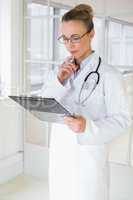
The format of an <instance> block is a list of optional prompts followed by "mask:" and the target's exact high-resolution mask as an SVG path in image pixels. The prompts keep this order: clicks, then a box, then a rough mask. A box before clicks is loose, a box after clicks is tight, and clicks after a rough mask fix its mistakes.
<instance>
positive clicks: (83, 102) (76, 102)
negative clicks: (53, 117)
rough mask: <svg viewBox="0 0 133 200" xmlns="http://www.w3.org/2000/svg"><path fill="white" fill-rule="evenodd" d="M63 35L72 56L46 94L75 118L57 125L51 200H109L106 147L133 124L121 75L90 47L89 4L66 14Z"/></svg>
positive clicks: (54, 141)
mask: <svg viewBox="0 0 133 200" xmlns="http://www.w3.org/2000/svg"><path fill="white" fill-rule="evenodd" d="M60 31H61V36H60V37H59V41H61V42H63V43H64V45H65V47H66V49H67V50H68V52H69V53H70V55H71V56H70V57H69V58H67V60H66V61H65V62H64V63H63V64H62V65H61V66H60V67H59V71H58V74H57V76H54V77H53V78H51V80H50V82H48V83H47V85H45V86H44V88H43V91H42V92H43V95H44V96H52V97H55V98H56V99H57V100H58V101H60V103H62V104H63V105H64V106H65V107H66V108H67V109H68V110H70V111H71V112H72V113H74V115H73V116H68V117H65V118H64V123H65V125H64V126H63V125H62V126H63V129H61V126H60V125H55V126H53V127H54V128H53V132H55V131H56V132H58V134H53V136H52V139H51V148H50V155H51V163H50V191H51V199H52V200H55V199H58V200H62V199H63V200H64V199H67V200H68V199H69V200H70V199H71V200H77V199H79V200H107V199H108V165H107V157H108V144H109V142H110V141H112V140H113V139H114V138H116V137H118V136H119V135H121V134H122V132H123V131H124V130H125V129H126V128H127V127H128V126H129V121H130V119H129V113H128V109H127V102H126V99H125V91H124V89H123V88H124V87H123V83H122V77H121V75H120V74H119V73H118V72H117V71H116V70H115V69H113V68H112V67H110V66H107V65H105V64H104V63H103V61H102V60H101V58H100V57H99V56H98V55H97V54H96V53H95V52H94V51H93V49H92V47H91V42H92V39H93V37H94V33H95V32H94V25H93V10H92V8H91V6H89V5H85V4H80V5H77V6H76V7H74V8H73V9H71V10H70V11H68V12H67V13H65V14H64V16H63V17H62V22H61V29H60ZM94 71H95V73H92V72H94ZM96 71H97V72H98V73H97V72H96ZM63 141H65V142H64V143H63ZM70 147H71V148H70ZM70 149H71V150H70ZM57 157H58V159H57V160H58V161H57V160H56V158H57ZM64 157H65V158H64ZM70 157H71V158H70ZM65 183H68V184H66V185H64V184H65ZM63 195H64V196H63ZM76 195H77V196H76Z"/></svg>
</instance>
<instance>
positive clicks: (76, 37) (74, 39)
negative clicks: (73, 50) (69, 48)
mask: <svg viewBox="0 0 133 200" xmlns="http://www.w3.org/2000/svg"><path fill="white" fill-rule="evenodd" d="M71 40H72V41H73V42H78V41H80V37H79V36H73V37H72V38H71Z"/></svg>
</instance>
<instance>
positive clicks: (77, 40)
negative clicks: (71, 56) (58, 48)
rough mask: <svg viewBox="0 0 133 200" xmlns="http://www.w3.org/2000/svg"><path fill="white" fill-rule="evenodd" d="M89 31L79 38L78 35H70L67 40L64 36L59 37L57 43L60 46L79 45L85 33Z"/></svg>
mask: <svg viewBox="0 0 133 200" xmlns="http://www.w3.org/2000/svg"><path fill="white" fill-rule="evenodd" d="M89 32H90V31H87V32H85V33H84V34H83V35H81V36H79V35H72V36H71V37H70V38H67V37H66V36H65V35H61V36H60V37H59V38H58V41H59V42H60V43H62V44H66V43H67V42H69V41H70V42H71V43H72V44H77V43H80V41H81V38H83V37H84V36H85V35H86V34H87V33H89Z"/></svg>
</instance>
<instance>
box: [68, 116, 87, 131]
mask: <svg viewBox="0 0 133 200" xmlns="http://www.w3.org/2000/svg"><path fill="white" fill-rule="evenodd" d="M64 123H65V124H66V125H67V126H68V127H69V128H70V129H71V130H72V131H74V132H76V133H80V132H84V131H85V127H86V120H85V118H84V117H82V116H75V117H65V118H64Z"/></svg>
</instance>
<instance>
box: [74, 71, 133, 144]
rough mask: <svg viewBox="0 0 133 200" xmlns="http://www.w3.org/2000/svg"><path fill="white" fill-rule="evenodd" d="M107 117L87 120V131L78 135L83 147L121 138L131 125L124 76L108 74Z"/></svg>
mask: <svg viewBox="0 0 133 200" xmlns="http://www.w3.org/2000/svg"><path fill="white" fill-rule="evenodd" d="M104 93H105V94H104V95H105V99H104V101H105V106H106V110H107V114H106V117H104V118H102V119H98V120H91V119H87V121H86V130H85V132H84V133H81V134H78V135H77V139H78V143H79V144H81V145H88V144H92V145H102V144H106V143H109V142H111V141H112V140H113V139H114V138H116V137H118V136H120V135H121V134H122V133H124V132H125V130H126V129H127V128H128V127H129V125H130V124H131V116H130V114H129V107H128V103H127V98H126V97H127V94H126V90H125V87H124V81H123V78H122V75H121V74H119V73H118V72H117V71H116V73H111V74H106V75H105V80H104Z"/></svg>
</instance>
